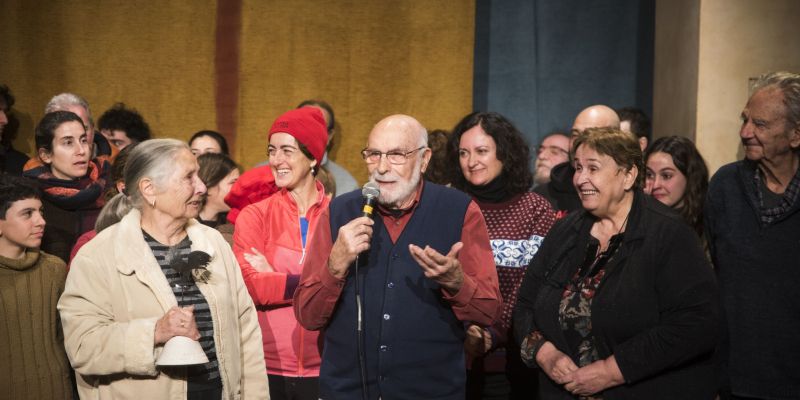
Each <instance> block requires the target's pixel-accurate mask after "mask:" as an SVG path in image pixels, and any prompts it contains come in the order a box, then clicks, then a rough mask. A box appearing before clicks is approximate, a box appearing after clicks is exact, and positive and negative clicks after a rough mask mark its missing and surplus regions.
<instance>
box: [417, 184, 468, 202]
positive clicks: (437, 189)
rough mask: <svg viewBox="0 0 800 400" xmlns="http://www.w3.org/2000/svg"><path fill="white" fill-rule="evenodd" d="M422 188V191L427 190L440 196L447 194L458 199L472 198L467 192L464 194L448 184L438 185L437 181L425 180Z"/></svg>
mask: <svg viewBox="0 0 800 400" xmlns="http://www.w3.org/2000/svg"><path fill="white" fill-rule="evenodd" d="M422 190H423V193H424V191H428V192H430V193H433V194H436V195H440V196H448V197H452V198H458V199H464V200H472V198H471V197H470V196H469V195H468V194H466V193H464V192H462V191H460V190H458V189H456V188H453V187H450V186H444V185H440V184H438V183H433V182H430V181H425V185H424V186H423V187H422Z"/></svg>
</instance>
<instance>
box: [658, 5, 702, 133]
mask: <svg viewBox="0 0 800 400" xmlns="http://www.w3.org/2000/svg"><path fill="white" fill-rule="evenodd" d="M699 25H700V4H699V1H698V0H658V1H656V27H655V32H656V34H655V40H656V43H655V60H654V71H653V135H654V137H660V136H669V135H678V136H685V137H688V138H691V139H694V131H695V126H696V124H697V57H698V43H699V41H698V36H699Z"/></svg>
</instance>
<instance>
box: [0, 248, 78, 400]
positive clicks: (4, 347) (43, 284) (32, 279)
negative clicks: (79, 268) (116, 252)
mask: <svg viewBox="0 0 800 400" xmlns="http://www.w3.org/2000/svg"><path fill="white" fill-rule="evenodd" d="M66 276H67V272H66V268H65V266H64V262H63V261H61V260H60V259H59V258H58V257H55V256H52V255H49V254H46V253H40V252H38V251H33V250H30V251H28V252H27V254H25V257H23V258H22V259H20V260H12V259H9V258H5V257H0V365H2V366H3V368H5V369H6V373H4V374H0V399H15V400H18V399H72V384H71V382H70V377H69V375H70V367H69V362H68V360H67V355H66V353H65V352H64V337H63V333H62V332H61V325H60V323H59V319H58V311H57V310H56V303H57V302H58V298H59V296H61V293H62V292H63V291H64V281H65V279H66Z"/></svg>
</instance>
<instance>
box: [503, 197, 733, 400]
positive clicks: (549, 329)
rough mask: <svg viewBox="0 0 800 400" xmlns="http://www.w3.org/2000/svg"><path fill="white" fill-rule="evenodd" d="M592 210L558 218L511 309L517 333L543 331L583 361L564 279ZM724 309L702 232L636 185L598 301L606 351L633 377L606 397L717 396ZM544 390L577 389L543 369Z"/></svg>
mask: <svg viewBox="0 0 800 400" xmlns="http://www.w3.org/2000/svg"><path fill="white" fill-rule="evenodd" d="M594 221H595V218H594V217H593V216H592V215H591V214H589V213H588V212H586V211H579V212H576V213H572V214H570V215H569V216H567V217H566V218H564V219H562V220H560V221H558V222H557V223H556V225H555V226H553V228H552V229H551V230H550V233H549V234H548V235H547V237H546V238H545V240H544V243H543V244H542V248H541V249H540V250H539V253H538V254H537V255H536V257H535V258H534V260H533V263H532V264H531V266H530V267H528V270H527V273H526V275H525V279H524V280H523V282H522V286H521V287H520V291H519V297H518V300H517V306H516V308H515V310H514V325H515V333H516V337H517V338H519V340H521V339H522V338H524V337H525V336H526V335H527V334H528V333H530V332H532V331H535V330H539V331H540V332H541V333H542V334H543V335H544V337H545V338H546V339H547V340H549V341H550V342H552V343H553V344H554V345H555V347H556V348H558V349H559V350H561V351H562V352H564V353H565V354H568V355H570V356H571V357H572V358H573V360H577V357H576V354H574V352H572V351H571V350H570V349H569V346H568V345H567V342H566V340H565V338H564V334H563V332H562V330H561V328H560V325H559V322H558V307H559V303H560V301H561V294H562V293H563V290H564V286H565V283H566V282H567V281H568V280H569V279H570V278H572V276H573V275H574V274H575V272H576V271H577V268H578V266H579V265H580V263H581V261H582V260H583V257H584V256H585V249H586V245H587V244H588V241H589V238H590V233H589V232H590V229H591V227H592V224H593V223H594ZM720 325H721V322H720V309H719V301H718V293H717V286H716V282H715V278H714V274H713V271H712V269H711V267H710V265H709V264H708V262H707V261H706V259H705V257H704V255H703V250H702V247H701V245H700V241H699V239H698V237H697V235H696V234H695V233H694V232H693V231H692V230H691V228H689V227H688V226H687V225H686V224H685V223H684V222H683V220H682V219H681V217H680V216H679V215H677V214H676V213H674V212H673V211H672V210H671V209H669V208H668V207H666V206H664V205H662V204H661V203H660V202H658V201H657V200H654V199H653V198H651V197H649V196H645V195H644V194H643V193H641V192H640V191H637V192H636V193H635V196H634V202H633V207H632V209H631V213H630V215H629V218H628V226H627V230H626V232H625V234H624V239H623V242H622V245H621V247H620V248H619V250H618V252H617V254H616V255H615V256H614V258H613V259H612V260H611V261H609V263H608V265H606V274H605V276H604V278H603V281H602V282H601V284H600V286H599V288H598V290H597V292H596V294H595V297H594V300H593V303H592V326H593V333H594V335H595V336H596V338H597V340H596V343H597V346H598V349H597V350H598V353H599V355H600V358H602V359H604V358H608V357H610V356H611V355H614V356H615V358H616V360H617V364H618V365H619V368H620V370H621V371H622V375H623V377H624V378H625V381H626V383H625V384H623V385H621V386H617V387H614V388H610V389H608V390H606V391H604V392H603V394H602V396H603V398H604V399H608V400H611V399H712V398H714V395H715V393H716V389H717V378H716V362H715V356H714V350H715V347H716V345H717V342H718V339H719V336H720ZM539 387H540V391H541V394H542V398H543V399H562V398H564V399H570V398H573V397H572V395H571V394H570V393H568V392H567V391H565V390H564V389H563V387H562V386H560V385H558V384H556V383H554V382H553V381H551V380H550V379H549V378H548V377H547V375H546V374H544V373H543V372H541V371H540V373H539Z"/></svg>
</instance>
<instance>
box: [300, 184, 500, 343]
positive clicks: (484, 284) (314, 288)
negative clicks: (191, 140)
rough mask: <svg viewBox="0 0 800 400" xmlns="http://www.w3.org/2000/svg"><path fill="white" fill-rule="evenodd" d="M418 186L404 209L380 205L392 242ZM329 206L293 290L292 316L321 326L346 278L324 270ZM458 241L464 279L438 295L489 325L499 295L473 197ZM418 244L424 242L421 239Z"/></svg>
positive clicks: (467, 317)
mask: <svg viewBox="0 0 800 400" xmlns="http://www.w3.org/2000/svg"><path fill="white" fill-rule="evenodd" d="M422 187H423V183H422V182H420V185H419V186H418V187H417V191H416V195H415V199H414V202H413V204H412V205H411V207H409V208H408V209H406V210H403V211H400V212H395V211H392V210H387V209H385V208H382V207H378V213H379V214H380V215H381V218H382V219H383V223H384V226H386V229H387V231H389V236H390V237H391V239H392V241H393V242H395V241H397V238H398V237H399V236H400V234H401V233H402V232H403V229H405V227H406V225H407V224H408V221H409V220H410V219H411V216H412V215H414V212H415V210H416V207H417V205H418V204H419V200H420V196H421V195H422ZM329 210H330V209H327V210H325V211H324V212H323V213H322V215H320V220H319V223H318V224H317V226H316V229H315V230H314V233H313V235H312V239H311V240H313V251H312V252H310V253H309V254H307V256H306V260H305V263H304V266H303V275H302V277H301V278H300V285H299V286H298V287H297V290H296V291H295V294H294V306H295V315H296V316H297V319H298V320H299V321H300V324H301V325H303V326H304V327H306V329H320V328H322V327H324V326H325V325H326V324H327V323H328V320H329V319H330V317H331V315H332V314H333V310H334V308H335V307H336V302H337V301H338V299H339V295H340V294H341V292H342V288H343V287H344V282H345V280H344V279H338V278H336V277H334V276H333V275H331V273H330V271H329V270H328V256H329V255H330V253H331V249H332V248H333V240H332V236H331V230H330V228H331V226H330V211H329ZM461 242H462V243H463V244H464V246H463V247H462V249H461V251H460V252H459V253H458V261H459V262H460V263H461V268H462V270H463V272H464V283H463V285H462V286H461V289H460V290H459V291H458V293H456V294H455V295H450V294H449V293H448V292H447V291H446V290H444V289H442V297H443V298H444V299H445V300H446V301H447V302H449V303H450V305H451V307H452V309H453V312H454V313H455V315H456V317H457V318H458V319H459V320H461V321H472V322H474V323H476V324H479V325H482V326H488V325H490V324H491V323H492V322H493V321H494V319H495V318H496V316H497V315H498V314H499V313H500V310H501V307H502V298H501V296H500V289H499V285H498V280H497V270H496V268H495V264H494V258H493V255H492V249H491V247H490V245H489V234H488V233H487V230H486V222H485V221H484V219H483V214H481V211H480V208H478V205H477V204H475V202H474V201H470V203H469V206H468V207H467V212H466V214H465V215H464V221H463V226H462V228H461ZM418 245H419V246H420V247H423V248H424V247H425V245H424V244H418ZM420 268H421V267H420Z"/></svg>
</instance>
